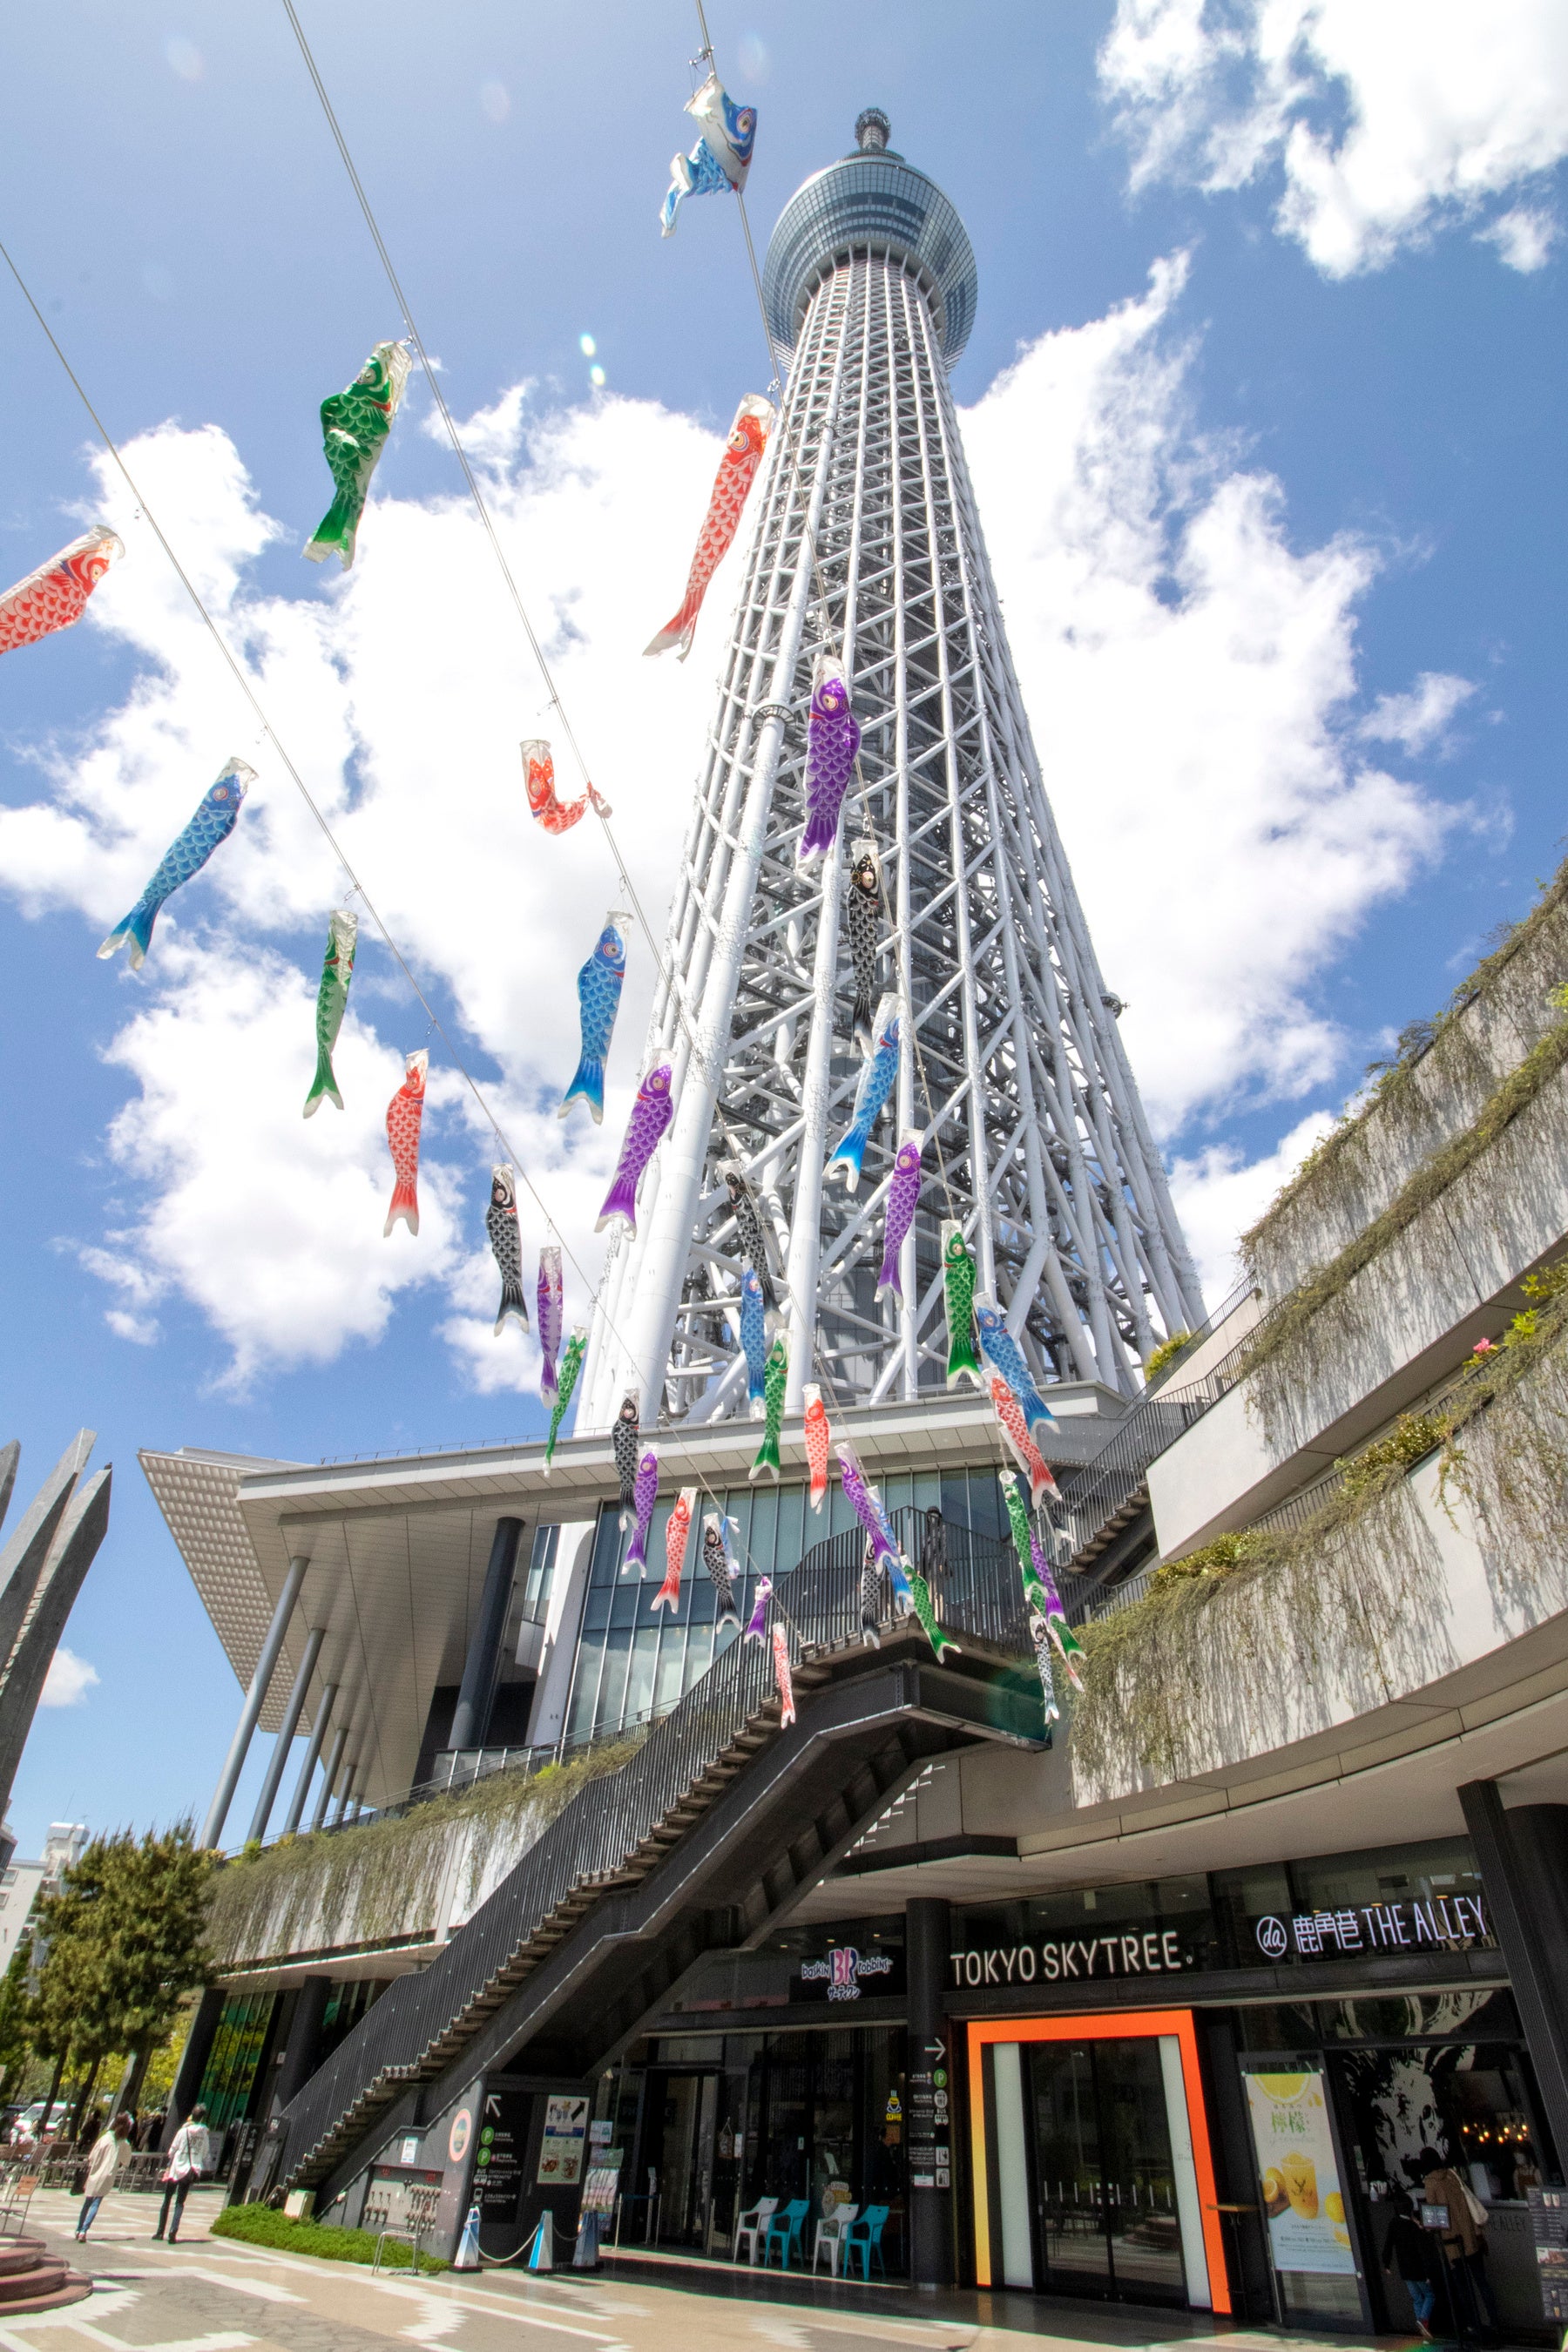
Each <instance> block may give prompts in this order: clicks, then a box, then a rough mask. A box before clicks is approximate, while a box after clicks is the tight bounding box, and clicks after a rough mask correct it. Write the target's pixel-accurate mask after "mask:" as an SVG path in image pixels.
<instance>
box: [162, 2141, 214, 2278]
mask: <svg viewBox="0 0 1568 2352" xmlns="http://www.w3.org/2000/svg"><path fill="white" fill-rule="evenodd" d="M206 2116H207V2111H206V2109H205V2107H203V2106H195V2107H193V2108H192V2109H191V2112H190V2115H189V2116H188V2117H187V2119H186V2121H185V2122H184V2123H183V2124H182V2125H181V2126H180V2128H179V2130H178V2131H177V2132H176V2133H175V2134H174V2139H173V2140H172V2141H171V2143H170V2147H169V2161H168V2163H167V2164H166V2165H165V2166H164V2168H163V2210H162V2211H161V2212H160V2213H159V2215H158V2226H157V2228H156V2229H155V2230H154V2231H153V2236H154V2237H155V2238H161V2237H162V2236H163V2228H164V2224H165V2223H168V2229H169V2243H170V2245H171V2246H172V2245H174V2242H175V2241H176V2240H177V2238H178V2236H179V2231H180V2217H181V2215H182V2214H183V2213H184V2210H185V2200H186V2198H187V2197H188V2196H189V2195H190V2191H191V2183H192V2181H193V2180H196V2179H200V2177H201V2175H202V2174H203V2173H204V2172H205V2170H206V2169H207V2168H208V2166H209V2165H210V2164H211V2162H212V2145H211V2142H210V2140H209V2139H208V2137H207V2127H206ZM171 2205H173V2207H174V2220H173V2221H169V2208H170V2206H171Z"/></svg>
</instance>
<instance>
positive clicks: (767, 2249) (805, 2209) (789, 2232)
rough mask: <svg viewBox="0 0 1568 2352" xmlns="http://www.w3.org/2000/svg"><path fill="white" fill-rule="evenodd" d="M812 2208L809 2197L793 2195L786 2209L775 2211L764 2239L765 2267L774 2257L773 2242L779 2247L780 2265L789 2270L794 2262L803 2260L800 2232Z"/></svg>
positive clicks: (782, 2268)
mask: <svg viewBox="0 0 1568 2352" xmlns="http://www.w3.org/2000/svg"><path fill="white" fill-rule="evenodd" d="M810 2210H811V2200H810V2198H809V2197H792V2198H791V2200H790V2201H789V2203H788V2204H787V2205H786V2206H785V2207H784V2210H783V2211H782V2212H779V2213H775V2214H774V2215H773V2220H772V2221H770V2222H769V2223H768V2234H767V2236H766V2237H765V2238H764V2239H763V2270H766V2269H767V2266H768V2264H769V2263H770V2262H771V2261H772V2259H773V2244H774V2242H775V2240H776V2242H777V2244H778V2248H779V2267H780V2269H781V2270H786V2271H787V2270H788V2268H789V2266H790V2263H792V2262H799V2261H800V2260H801V2250H800V2233H801V2231H803V2230H804V2229H805V2217H806V2215H807V2214H808V2213H809V2212H810Z"/></svg>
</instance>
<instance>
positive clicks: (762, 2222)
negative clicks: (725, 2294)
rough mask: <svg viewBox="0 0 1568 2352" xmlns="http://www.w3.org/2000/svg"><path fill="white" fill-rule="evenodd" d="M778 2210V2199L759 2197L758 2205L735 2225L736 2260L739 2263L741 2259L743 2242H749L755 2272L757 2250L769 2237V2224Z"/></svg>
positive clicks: (751, 2208) (749, 2208) (750, 2209)
mask: <svg viewBox="0 0 1568 2352" xmlns="http://www.w3.org/2000/svg"><path fill="white" fill-rule="evenodd" d="M778 2210H779V2200H778V2199H777V2198H776V2197H759V2198H758V2200H757V2201H756V2203H755V2204H754V2205H752V2206H750V2207H748V2209H747V2210H746V2211H745V2212H744V2213H742V2215H741V2218H740V2220H739V2221H737V2222H736V2224H735V2260H736V2261H737V2262H739V2261H740V2259H741V2245H742V2241H743V2240H749V2241H750V2244H751V2253H750V2260H751V2264H752V2269H753V2270H755V2269H756V2267H757V2250H758V2248H759V2247H760V2246H761V2244H762V2242H763V2239H764V2238H765V2237H766V2236H767V2234H768V2223H769V2222H770V2221H772V2220H773V2215H774V2214H775V2213H776V2212H777V2211H778Z"/></svg>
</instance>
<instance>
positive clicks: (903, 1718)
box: [268, 1512, 1046, 2191]
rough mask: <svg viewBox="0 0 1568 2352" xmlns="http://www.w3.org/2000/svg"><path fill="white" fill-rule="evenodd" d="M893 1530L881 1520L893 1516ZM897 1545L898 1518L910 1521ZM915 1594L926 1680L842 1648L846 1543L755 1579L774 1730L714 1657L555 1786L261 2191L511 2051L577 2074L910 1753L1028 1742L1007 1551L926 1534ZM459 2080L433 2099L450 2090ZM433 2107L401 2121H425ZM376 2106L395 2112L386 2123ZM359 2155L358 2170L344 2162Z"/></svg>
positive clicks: (747, 1662) (322, 2175)
mask: <svg viewBox="0 0 1568 2352" xmlns="http://www.w3.org/2000/svg"><path fill="white" fill-rule="evenodd" d="M900 1517H904V1515H903V1514H900ZM908 1518H909V1520H910V1526H909V1528H908V1529H907V1530H905V1529H900V1534H901V1535H902V1536H903V1537H904V1539H905V1541H906V1543H907V1544H910V1545H912V1544H913V1543H914V1542H915V1541H916V1540H917V1539H918V1535H919V1532H920V1528H919V1527H917V1525H916V1524H915V1523H916V1522H917V1521H920V1520H921V1515H919V1514H916V1513H913V1512H911V1513H910V1514H909V1515H908ZM945 1533H946V1539H947V1545H948V1551H949V1562H950V1565H949V1568H948V1570H947V1572H946V1574H945V1576H944V1577H943V1579H942V1585H941V1589H940V1591H938V1592H937V1593H936V1594H935V1595H934V1596H933V1598H934V1602H935V1608H936V1614H937V1619H938V1622H940V1623H941V1624H942V1626H943V1628H944V1629H945V1630H946V1631H947V1632H949V1633H951V1634H952V1637H953V1639H954V1641H955V1642H957V1643H960V1644H961V1645H962V1655H952V1654H950V1655H949V1658H948V1659H947V1660H946V1661H944V1662H942V1663H941V1664H939V1663H938V1662H937V1661H936V1660H935V1659H933V1657H932V1655H931V1649H930V1646H929V1644H928V1643H927V1642H926V1639H925V1636H924V1634H923V1633H921V1631H920V1629H919V1627H918V1624H917V1623H916V1621H915V1620H914V1619H912V1618H904V1619H895V1618H894V1617H893V1616H892V1615H891V1612H890V1611H889V1613H888V1614H887V1615H886V1616H885V1617H884V1619H883V1622H882V1625H881V1628H880V1636H881V1644H882V1646H881V1647H880V1648H879V1649H877V1648H870V1647H868V1646H866V1645H865V1644H864V1643H863V1642H862V1638H861V1630H860V1613H859V1581H860V1570H861V1564H862V1550H863V1539H862V1538H861V1536H860V1534H859V1531H858V1529H854V1530H851V1531H850V1532H849V1533H848V1534H847V1535H840V1536H837V1537H835V1538H829V1539H828V1540H827V1541H826V1542H825V1543H822V1544H818V1545H817V1546H816V1547H815V1548H814V1549H813V1550H812V1551H810V1552H808V1553H807V1555H806V1556H805V1559H803V1560H802V1561H801V1563H800V1565H799V1567H798V1568H796V1569H795V1570H793V1571H791V1572H790V1573H789V1574H788V1575H786V1576H784V1577H782V1578H780V1579H778V1580H776V1581H775V1586H774V1590H775V1593H776V1594H777V1597H778V1601H779V1602H780V1604H781V1606H782V1610H783V1612H784V1622H786V1623H787V1625H788V1626H789V1629H790V1635H791V1642H790V1646H791V1652H792V1679H793V1684H794V1692H795V1710H796V1716H797V1721H796V1723H795V1726H794V1727H791V1728H790V1729H789V1730H787V1731H785V1730H784V1729H783V1727H781V1723H780V1705H779V1699H778V1696H777V1693H776V1691H775V1689H774V1685H773V1659H772V1654H771V1651H770V1650H768V1649H767V1648H765V1647H762V1646H759V1645H757V1644H755V1643H745V1642H742V1641H735V1642H732V1643H731V1644H730V1645H729V1646H728V1647H727V1648H726V1649H725V1650H724V1651H722V1652H721V1654H720V1655H719V1657H717V1658H716V1659H715V1660H714V1663H713V1664H712V1665H711V1666H710V1669H709V1671H708V1672H707V1674H705V1675H702V1676H701V1677H700V1679H699V1680H698V1681H697V1682H696V1683H694V1684H693V1685H692V1686H691V1688H690V1689H689V1691H687V1692H686V1694H685V1696H683V1697H682V1698H681V1700H680V1701H679V1704H678V1705H677V1706H675V1707H674V1708H673V1709H672V1710H671V1712H670V1713H669V1714H668V1716H666V1717H663V1719H662V1720H661V1721H660V1722H658V1723H657V1724H656V1725H655V1726H654V1727H653V1728H652V1730H651V1731H650V1732H649V1733H648V1736H647V1739H646V1740H645V1741H644V1742H643V1744H642V1746H641V1747H640V1748H638V1750H637V1753H636V1755H635V1756H633V1757H632V1758H631V1759H629V1760H628V1761H627V1762H626V1764H625V1765H623V1766H622V1767H621V1769H620V1770H619V1771H618V1772H616V1773H614V1774H606V1775H605V1778H604V1779H602V1780H595V1781H592V1782H590V1783H589V1785H588V1786H587V1787H585V1788H584V1789H582V1790H579V1792H578V1793H577V1795H576V1796H575V1797H574V1799H573V1800H572V1801H571V1802H570V1803H569V1804H568V1805H566V1806H565V1807H564V1808H563V1811H562V1812H561V1813H560V1814H559V1815H558V1816H557V1818H556V1819H555V1821H554V1822H552V1823H551V1824H550V1825H549V1827H548V1828H547V1829H546V1830H545V1831H544V1832H543V1833H542V1836H541V1837H540V1838H539V1839H538V1840H537V1841H536V1843H534V1844H533V1845H532V1846H531V1847H530V1848H529V1850H528V1852H527V1853H525V1854H524V1855H523V1856H522V1858H521V1861H520V1862H519V1863H518V1864H516V1866H515V1867H514V1869H513V1870H512V1871H511V1872H510V1874H509V1876H508V1877H507V1878H506V1879H505V1880H503V1882H502V1883H501V1885H500V1886H499V1887H498V1888H497V1890H496V1891H495V1893H494V1894H493V1895H490V1897H489V1900H488V1901H487V1902H485V1903H484V1904H483V1905H481V1906H480V1907H479V1910H478V1911H477V1912H476V1913H475V1914H474V1916H473V1917H472V1918H471V1919H470V1920H469V1921H468V1923H467V1925H466V1926H465V1927H461V1928H459V1929H458V1932H457V1933H456V1934H455V1935H454V1936H453V1937H452V1938H451V1940H450V1942H449V1943H448V1944H447V1947H446V1948H445V1949H444V1950H443V1951H442V1952H441V1953H440V1955H439V1956H438V1957H437V1958H436V1959H435V1960H434V1961H433V1962H432V1963H431V1965H430V1967H429V1968H428V1969H426V1970H424V1971H423V1973H422V1974H420V1975H418V1976H410V1977H405V1978H400V1979H398V1980H397V1981H396V1982H395V1983H394V1984H393V1985H391V1986H389V1987H388V1989H387V1990H386V1992H385V1993H384V1995H383V1996H382V1998H381V1999H380V2000H378V2001H377V2002H376V2004H375V2006H374V2008H373V2009H372V2010H370V2011H368V2012H367V2014H366V2015H365V2017H364V2018H363V2020H362V2021H361V2022H360V2024H359V2025H358V2026H357V2027H356V2028H355V2029H354V2031H353V2033H351V2034H350V2035H349V2036H348V2038H347V2039H346V2040H345V2041H344V2042H342V2044H341V2045H340V2046H339V2048H338V2049H337V2050H336V2051H335V2052H334V2053H333V2054H332V2056H331V2058H330V2059H329V2060H328V2062H327V2063H326V2064H325V2065H324V2066H323V2067H321V2069H320V2070H319V2072H318V2073H317V2074H315V2075H313V2076H312V2077H311V2079H310V2082H309V2083H307V2084H305V2086H304V2088H303V2089H302V2090H301V2091H300V2093H299V2095H297V2097H296V2098H295V2099H294V2100H293V2102H292V2103H291V2105H289V2107H288V2108H287V2110H286V2111H285V2113H284V2116H283V2117H282V2119H281V2120H282V2124H283V2127H284V2131H285V2133H286V2140H285V2144H284V2147H283V2148H282V2150H281V2151H280V2152H279V2157H278V2158H277V2160H276V2161H275V2162H274V2163H273V2164H272V2165H271V2166H270V2167H269V2168H268V2170H269V2173H270V2178H271V2181H272V2183H273V2184H274V2185H277V2184H278V2183H279V2182H280V2181H282V2182H286V2183H287V2184H288V2185H289V2186H290V2187H302V2186H315V2187H317V2188H318V2190H319V2191H320V2189H321V2185H322V2184H327V2185H328V2186H331V2184H332V2183H334V2182H336V2183H342V2181H343V2180H344V2179H346V2178H348V2177H352V2173H353V2169H354V2168H356V2167H357V2166H358V2164H359V2163H361V2162H362V2161H365V2160H369V2155H374V2147H371V2146H370V2145H369V2143H368V2141H367V2135H369V2134H372V2133H373V2132H374V2134H375V2135H376V2137H375V2141H374V2146H379V2145H380V2142H381V2140H382V2139H383V2138H384V2137H385V2135H386V2133H387V2132H388V2131H390V2130H392V2129H393V2128H395V2127H398V2126H399V2124H400V2123H401V2122H402V2120H404V2119H405V2117H406V2116H408V2115H410V2114H411V2113H413V2112H414V2108H415V2106H416V2104H417V2103H416V2101H414V2100H413V2099H411V2097H410V2094H411V2093H412V2092H414V2091H415V2089H416V2086H419V2085H427V2084H438V2083H439V2080H440V2078H441V2077H443V2076H444V2075H446V2074H447V2073H448V2071H454V2081H455V2082H456V2073H455V2070H457V2069H458V2066H459V2063H460V2068H461V2076H462V2083H467V2082H468V2081H471V2080H472V2079H473V2077H474V2076H475V2075H476V2074H479V2072H481V2071H483V2070H484V2069H485V2068H486V2067H490V2068H495V2067H498V2066H500V2064H501V2063H506V2062H507V2061H509V2060H510V2056H511V2055H512V2054H513V2053H515V2052H516V2051H517V2050H518V2048H519V2047H520V2046H521V2045H522V2044H524V2043H526V2044H528V2046H529V2053H530V2054H529V2060H528V2064H529V2068H530V2071H536V2070H537V2068H538V2066H539V2064H540V2063H542V2057H541V2053H542V2052H544V2053H547V2054H548V2056H549V2059H550V2061H551V2063H552V2065H554V2066H556V2067H558V2068H561V2069H563V2071H566V2072H569V2073H572V2074H577V2073H585V2072H586V2071H588V2070H589V2068H590V2067H591V2066H592V2065H594V2064H596V2063H598V2062H599V2060H600V2059H601V2057H602V2055H603V2053H604V2052H605V2050H606V2049H608V2048H609V2047H611V2046H613V2045H614V2044H615V2043H616V2042H617V2040H624V2039H625V2038H626V2035H627V2034H628V2033H629V2032H631V2031H633V2030H634V2029H635V2027H636V2025H637V2021H638V2020H639V2019H640V2018H641V2017H643V2016H645V2015H647V2013H648V2012H649V2011H650V2010H651V2009H652V2008H654V2007H656V2006H657V2005H658V2001H659V2000H660V1999H661V1998H662V1996H663V1994H664V1993H665V1991H666V1990H668V1987H669V1986H670V1985H671V1984H673V1982H674V1981H675V1979H677V1978H678V1977H679V1975H681V1974H682V1973H683V1972H684V1971H685V1969H688V1968H689V1966H690V1965H691V1963H692V1960H693V1959H694V1958H698V1957H700V1953H701V1951H702V1950H704V1949H710V1948H713V1947H714V1946H715V1945H716V1944H731V1943H734V1942H737V1941H740V1940H742V1939H743V1938H745V1937H750V1936H754V1935H755V1934H756V1933H757V1932H758V1930H759V1929H760V1928H761V1927H763V1926H764V1925H765V1923H766V1921H767V1920H768V1918H769V1917H770V1916H772V1915H773V1912H774V1911H776V1910H777V1909H778V1908H780V1907H781V1906H784V1905H785V1904H786V1903H787V1902H788V1901H789V1900H791V1899H792V1898H793V1897H794V1895H795V1894H796V1893H797V1892H798V1891H799V1889H800V1887H801V1885H803V1883H804V1882H805V1879H806V1878H808V1877H809V1878H811V1879H812V1880H813V1881H815V1880H816V1878H819V1877H821V1876H822V1875H823V1874H824V1872H825V1870H826V1869H829V1868H831V1867H832V1866H833V1864H834V1862H835V1861H837V1858H838V1857H839V1856H840V1855H841V1854H842V1853H844V1852H846V1851H847V1849H848V1847H849V1846H850V1845H851V1844H852V1843H854V1841H855V1839H856V1838H857V1837H858V1835H860V1833H861V1832H862V1831H863V1830H864V1829H865V1827H866V1826H867V1825H868V1822H870V1821H872V1820H874V1819H875V1818H876V1816H877V1814H878V1813H879V1811H881V1810H882V1809H883V1808H884V1807H885V1805H886V1804H887V1802H888V1800H889V1797H890V1796H894V1795H896V1794H897V1793H898V1792H899V1790H900V1789H901V1788H902V1787H903V1786H905V1785H907V1782H908V1780H909V1779H910V1777H911V1775H912V1774H913V1773H914V1772H916V1771H918V1770H919V1769H921V1768H922V1766H923V1764H924V1763H925V1762H926V1761H928V1760H930V1759H931V1756H932V1755H935V1754H940V1753H942V1752H945V1751H947V1750H949V1749H951V1748H954V1747H957V1746H963V1745H969V1744H972V1743H973V1741H975V1740H978V1739H1001V1740H1004V1741H1006V1742H1009V1743H1011V1744H1013V1745H1016V1746H1018V1747H1025V1748H1029V1747H1035V1748H1037V1747H1039V1746H1041V1745H1043V1744H1044V1742H1045V1738H1046V1732H1045V1724H1044V1718H1043V1714H1042V1710H1041V1706H1040V1698H1039V1685H1038V1682H1037V1679H1036V1678H1035V1672H1034V1663H1033V1650H1032V1645H1031V1643H1030V1642H1029V1638H1028V1632H1027V1626H1026V1621H1025V1616H1024V1610H1023V1597H1022V1591H1021V1587H1020V1582H1019V1577H1018V1570H1017V1563H1016V1559H1015V1558H1014V1556H1013V1552H1012V1549H1011V1547H1010V1546H1009V1545H1005V1544H1001V1543H995V1542H992V1541H989V1540H987V1539H985V1538H978V1537H974V1536H973V1535H971V1533H970V1531H969V1530H968V1529H967V1528H955V1527H952V1526H949V1527H948V1528H946V1530H945ZM462 2083H457V2084H456V2087H457V2088H458V2089H460V2088H461V2087H462ZM439 2103H440V2094H439V2092H438V2091H437V2093H433V2094H429V2095H426V2098H425V2101H424V2105H425V2106H426V2107H428V2108H429V2109H430V2111H431V2112H435V2111H437V2107H438V2105H439ZM395 2108H396V2109H398V2110H400V2113H399V2114H398V2115H396V2116H395V2115H394V2114H393V2113H392V2112H391V2111H392V2110H394V2109H395ZM367 2147H368V2151H369V2155H367V2152H366V2151H367Z"/></svg>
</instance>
